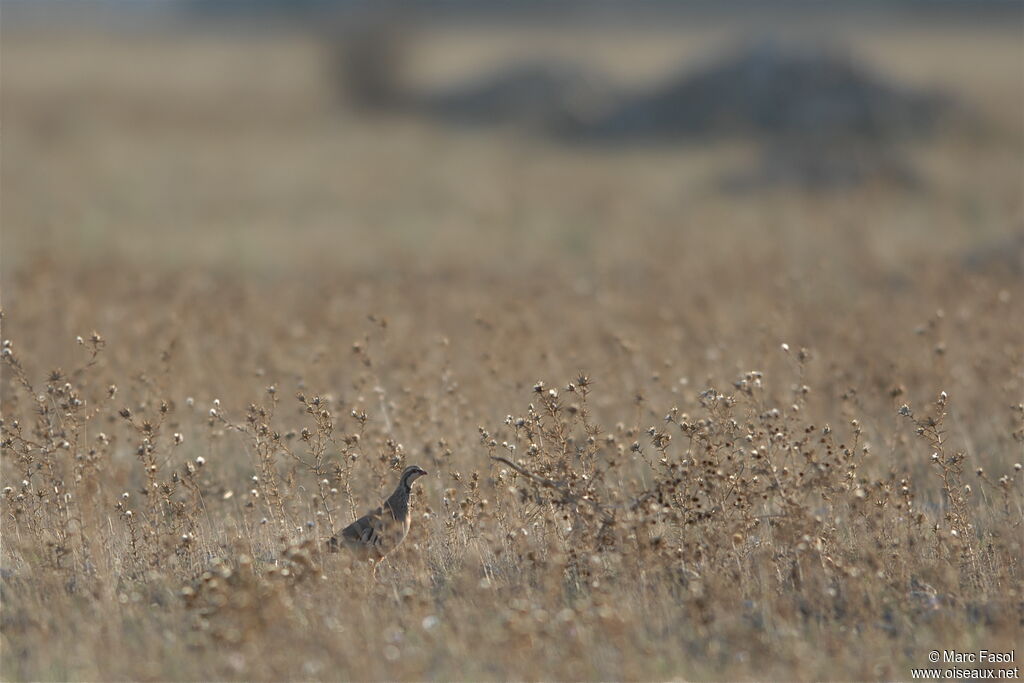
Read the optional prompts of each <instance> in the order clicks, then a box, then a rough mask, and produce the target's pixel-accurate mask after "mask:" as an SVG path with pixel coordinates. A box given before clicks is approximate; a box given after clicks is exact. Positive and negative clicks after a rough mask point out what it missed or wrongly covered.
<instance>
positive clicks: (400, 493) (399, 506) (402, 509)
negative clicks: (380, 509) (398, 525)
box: [388, 481, 412, 518]
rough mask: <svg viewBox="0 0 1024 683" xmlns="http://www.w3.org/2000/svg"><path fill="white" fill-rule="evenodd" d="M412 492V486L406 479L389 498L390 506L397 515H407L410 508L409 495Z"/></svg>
mask: <svg viewBox="0 0 1024 683" xmlns="http://www.w3.org/2000/svg"><path fill="white" fill-rule="evenodd" d="M411 493H412V487H411V486H409V485H408V484H407V483H406V482H405V481H401V482H399V483H398V487H397V488H396V489H395V492H394V493H392V494H391V497H390V498H388V507H390V508H391V511H392V512H393V513H394V514H395V517H396V518H398V517H400V516H403V515H405V513H406V511H407V510H408V509H409V495H410V494H411Z"/></svg>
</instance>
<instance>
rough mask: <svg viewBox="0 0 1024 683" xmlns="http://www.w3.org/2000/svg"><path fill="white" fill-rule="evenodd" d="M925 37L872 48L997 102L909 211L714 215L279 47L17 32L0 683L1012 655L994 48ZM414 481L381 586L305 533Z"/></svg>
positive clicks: (710, 667) (1006, 305) (632, 177)
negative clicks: (376, 89) (367, 97)
mask: <svg viewBox="0 0 1024 683" xmlns="http://www.w3.org/2000/svg"><path fill="white" fill-rule="evenodd" d="M956 39H957V43H956V44H957V46H958V50H956V51H953V50H950V49H948V47H944V45H948V43H945V42H943V41H942V40H937V39H935V37H934V36H932V35H931V34H927V35H919V34H913V33H905V34H904V33H897V32H894V31H889V32H888V33H887V32H886V31H875V32H873V33H872V34H871V41H870V42H865V48H866V49H870V51H871V52H870V53H871V54H872V55H874V56H875V57H876V58H877V59H878V60H879V61H881V62H883V63H888V62H892V63H898V64H899V65H900V67H901V69H902V72H901V74H900V75H901V76H903V77H906V78H916V79H919V80H920V81H921V82H926V83H933V84H936V83H937V84H940V85H943V86H944V87H947V88H949V89H951V90H953V91H955V92H957V93H959V94H961V95H963V96H964V97H965V98H966V99H969V100H970V101H971V102H972V103H974V104H975V105H976V106H977V107H978V108H979V109H980V110H982V111H984V112H986V113H987V115H988V116H989V118H988V119H987V120H988V121H990V122H991V127H990V128H989V129H988V130H987V131H986V132H985V133H984V134H975V135H968V136H959V137H958V136H954V135H949V136H947V137H944V138H943V139H942V140H941V141H940V142H938V143H936V144H934V145H932V146H930V147H920V148H917V149H914V150H910V151H909V152H908V153H911V154H913V155H914V158H915V161H916V162H917V163H918V164H919V166H920V167H921V169H922V171H923V173H924V174H925V175H926V177H927V179H928V184H927V186H926V187H924V188H923V189H920V190H898V191H897V190H892V189H888V188H885V187H866V188H864V189H861V190H857V191H850V192H846V193H842V194H832V195H826V196H820V197H811V196H806V195H801V194H799V193H797V192H795V191H794V192H774V193H769V194H764V195H757V196H754V197H741V198H737V197H734V196H730V195H723V194H720V193H719V192H718V191H717V190H716V189H715V188H714V183H713V178H714V177H715V169H718V168H722V167H723V166H724V165H728V164H731V163H734V162H735V160H736V159H742V158H743V156H744V154H746V151H745V150H743V149H740V148H725V149H723V148H704V147H699V146H695V147H693V148H690V149H686V150H683V151H679V150H674V151H673V150H666V151H654V150H645V151H636V152H621V153H618V154H614V155H610V154H602V153H598V152H592V151H590V152H588V151H582V150H568V149H562V148H558V147H555V146H547V145H545V144H543V143H540V142H537V141H533V140H523V139H520V138H518V137H516V136H515V135H514V134H508V135H505V134H501V135H496V136H489V135H485V134H484V133H479V132H472V133H467V132H456V131H450V130H449V131H445V130H439V129H436V128H432V127H430V126H428V125H427V124H425V123H422V122H417V121H409V120H380V121H362V120H358V119H356V118H354V117H352V116H351V115H345V114H340V113H338V112H336V111H334V110H332V109H331V108H330V106H331V103H330V99H331V94H330V93H324V92H321V91H319V90H318V87H319V85H320V80H318V79H322V73H320V72H319V71H318V70H317V69H318V66H317V65H318V62H317V61H316V50H315V48H314V47H313V46H310V45H308V44H305V43H302V42H301V41H297V40H291V39H285V38H280V39H277V40H274V41H268V42H266V43H261V44H259V45H255V44H250V43H248V42H245V41H237V40H235V41H234V42H232V40H228V39H224V38H218V39H216V40H214V39H212V38H199V37H196V38H191V39H189V40H183V39H163V40H161V39H158V38H156V39H155V38H153V37H152V36H151V37H149V38H147V39H146V40H145V41H142V40H139V41H138V42H132V41H131V40H130V39H126V38H124V37H119V38H118V39H117V40H103V39H96V38H89V37H68V36H61V37H59V38H54V39H51V42H49V43H48V42H47V41H46V40H45V39H44V37H40V36H38V35H32V36H19V35H17V34H10V35H6V36H5V43H4V55H3V58H4V59H3V62H4V63H3V70H4V71H3V83H4V98H3V102H2V107H3V118H4V125H5V140H4V156H3V171H2V172H3V177H2V180H3V188H4V202H3V228H4V232H3V255H2V258H3V266H4V267H3V282H2V284H3V294H4V297H3V298H4V301H3V304H4V320H3V323H4V325H3V335H2V336H3V339H5V340H10V344H9V345H8V343H7V342H6V341H5V342H4V349H3V351H2V353H3V357H2V360H3V366H2V367H3V383H2V391H3V396H2V408H3V450H2V477H0V478H2V481H0V487H3V494H2V501H3V503H2V511H3V516H2V527H0V529H2V538H3V544H2V550H0V569H2V575H0V576H2V578H0V590H2V593H0V597H2V613H0V646H2V649H0V657H2V659H0V676H2V677H3V678H4V679H5V680H125V679H139V680H209V679H255V680H270V679H274V680H283V679H302V680H337V679H427V678H430V679H459V680H476V679H496V680H498V679H500V680H506V679H547V680H551V679H565V680H575V679H637V680H639V679H644V680H650V679H667V678H680V677H684V678H691V679H708V678H718V679H751V678H756V679H797V678H798V679H887V680H888V679H908V678H909V677H910V668H911V667H923V666H927V665H928V663H927V653H928V652H929V651H931V650H934V649H946V648H955V649H958V650H961V651H970V650H978V649H983V648H984V649H988V650H1001V649H1009V648H1011V647H1013V646H1015V645H1016V646H1017V647H1018V650H1017V651H1018V657H1019V656H1020V648H1019V646H1020V644H1021V642H1022V639H1021V635H1022V620H1024V611H1022V609H1024V608H1022V604H1024V595H1022V594H1021V588H1020V586H1021V583H1022V579H1024V576H1022V567H1021V559H1022V544H1024V541H1022V529H1021V525H1022V523H1024V509H1022V495H1021V493H1022V478H1024V474H1022V473H1021V472H1020V470H1019V465H1016V466H1015V463H1020V462H1022V460H1024V408H1022V407H1021V405H1022V402H1024V338H1022V333H1021V330H1022V329H1024V313H1022V311H1024V305H1022V302H1024V286H1022V281H1021V274H1020V271H1019V270H1015V267H1017V268H1019V261H1017V262H1014V261H1013V257H1012V256H1010V258H1006V255H1007V254H1008V253H1010V252H1008V251H1007V249H1006V248H1005V247H1006V245H1009V244H1011V243H1012V242H1009V241H1007V240H1008V238H1009V236H1010V235H1011V234H1013V233H1014V231H1019V229H1020V225H1021V219H1022V204H1021V193H1020V189H1021V184H1020V181H1021V156H1020V149H1021V143H1022V140H1024V137H1022V135H1021V131H1020V121H1021V118H1020V105H1021V93H1020V67H1019V60H1017V59H1016V58H1019V56H1020V38H1019V35H1018V34H1017V33H1016V32H1007V33H1005V34H1003V33H998V32H995V31H992V32H976V33H972V32H970V31H968V30H966V29H964V30H963V32H962V33H957V34H956ZM483 42H487V41H483ZM668 43H669V41H668V39H667V38H666V39H664V40H663V41H662V42H661V43H659V42H658V41H656V40H653V39H644V40H642V41H639V43H638V45H641V46H644V48H645V49H637V50H636V55H635V59H637V60H639V61H641V62H643V60H644V59H647V60H648V62H646V63H644V64H640V65H638V66H637V68H638V69H641V68H650V69H654V68H655V67H656V66H657V65H658V64H659V63H660V62H659V60H662V61H664V54H662V53H661V52H659V50H660V49H662V48H664V46H665V45H667V44H668ZM58 44H59V45H61V46H62V50H63V52H61V51H60V50H57V49H55V47H54V46H55V45H58ZM488 44H493V43H488ZM617 44H620V45H625V44H626V42H625V41H622V42H619V43H617ZM659 46H661V47H659ZM453 49H454V48H453ZM464 49H466V50H472V49H481V48H480V46H479V45H476V43H473V42H469V43H467V45H466V46H465V47H464ZM665 49H667V48H665ZM645 50H646V52H645ZM61 54H71V55H76V56H77V59H75V60H67V59H60V58H59V55H61ZM887 60H888V62H887ZM422 61H423V62H424V63H427V62H429V60H427V59H424V60H422ZM1008 65H1011V66H1008ZM1012 65H1018V66H1012ZM442 67H443V65H440V66H438V72H439V73H440V72H441V71H443V68H442ZM1014 107H1016V109H1014ZM993 245H994V246H993ZM1000 245H1002V246H1000ZM968 254H970V255H971V257H970V258H965V255H968ZM1018 258H1019V257H1018ZM94 331H95V332H96V334H95V336H94ZM79 336H80V337H81V341H80V342H78V341H76V337H79ZM783 344H785V345H787V348H788V350H786V349H784V348H783ZM584 377H585V378H586V379H584ZM538 381H543V383H544V384H543V386H541V385H537V384H536V383H537V382H538ZM943 392H944V393H943ZM904 405H906V406H907V407H906V408H902V406H904ZM901 413H904V414H901ZM491 456H499V457H504V458H506V459H508V460H509V461H511V462H514V463H517V467H518V468H519V469H521V470H523V471H524V472H530V473H532V475H533V478H531V477H530V476H527V475H525V474H523V473H520V472H517V471H516V469H515V468H513V467H512V466H510V465H508V464H505V463H501V462H498V461H495V460H492V459H491ZM406 464H419V465H421V466H423V467H424V468H426V469H427V470H429V471H430V476H429V477H427V478H424V479H422V480H421V481H420V484H421V486H420V487H419V489H418V492H417V494H416V501H415V506H416V507H415V511H416V519H415V522H414V524H413V527H412V531H411V533H410V536H409V538H408V539H407V541H406V543H405V545H404V546H403V547H402V548H401V549H400V550H399V551H398V552H397V553H396V555H395V556H394V557H393V558H392V559H391V561H390V562H389V563H388V564H386V565H385V566H383V567H382V568H381V569H380V572H379V578H378V580H377V581H376V582H374V581H372V580H371V579H369V578H368V576H367V573H366V571H365V569H364V568H362V567H355V566H351V564H350V563H349V562H347V561H346V556H344V555H331V554H326V553H323V552H322V547H323V544H322V541H323V540H324V539H325V538H326V537H327V536H329V535H330V534H331V531H332V529H333V528H337V527H339V526H342V525H343V524H346V523H348V522H349V521H351V520H352V519H354V517H356V516H358V515H360V514H362V513H363V512H364V511H365V509H366V508H368V507H369V506H371V505H376V504H377V503H378V502H379V500H380V499H381V498H382V497H383V496H384V495H386V493H387V492H388V491H389V490H390V487H391V486H392V485H393V482H394V479H395V476H396V471H397V470H400V469H401V467H402V466H404V465H406ZM542 479H543V480H544V481H543V482H542V481H541V480H542Z"/></svg>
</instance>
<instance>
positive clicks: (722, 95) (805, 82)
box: [560, 42, 949, 141]
mask: <svg viewBox="0 0 1024 683" xmlns="http://www.w3.org/2000/svg"><path fill="white" fill-rule="evenodd" d="M948 107H949V102H948V100H947V98H946V97H944V96H942V95H940V94H936V93H930V92H919V91H915V90H912V89H909V88H904V87H900V86H897V85H895V84H891V83H889V82H887V81H885V80H884V79H882V78H881V77H879V76H877V75H875V74H873V73H871V72H870V71H869V70H868V69H866V68H865V67H863V66H861V65H860V64H858V63H857V62H856V61H855V60H854V59H853V58H852V57H850V56H849V55H846V54H842V53H838V52H835V51H832V50H828V49H824V48H810V47H803V46H795V47H794V46H788V45H784V44H781V43H775V42H763V43H759V44H756V45H754V46H752V47H748V48H746V49H742V50H740V51H738V52H736V53H734V54H731V55H727V56H725V57H724V58H721V59H719V60H718V61H715V62H713V63H711V64H709V65H708V66H706V67H704V68H703V69H699V70H697V71H693V72H688V73H686V74H684V75H683V76H681V77H679V78H675V79H672V80H670V81H669V82H668V83H667V84H665V85H662V86H661V87H659V88H658V89H656V90H655V91H653V92H651V93H648V94H644V95H638V96H635V97H633V98H630V99H628V100H626V101H624V102H622V103H621V104H620V105H619V106H618V107H616V108H614V109H613V110H612V111H611V112H610V113H609V114H608V115H607V116H605V117H603V118H602V119H600V120H597V121H593V122H591V123H589V124H583V123H579V124H577V125H575V126H568V127H566V128H564V129H562V130H561V131H560V132H561V133H562V134H564V135H566V136H568V137H572V138H576V139H583V140H590V141H601V140H609V141H615V140H631V141H640V140H644V139H650V140H666V139H672V138H702V139H707V138H714V137H725V136H736V135H745V136H754V137H757V138H779V137H791V136H795V135H798V136H802V137H806V136H809V135H811V136H816V137H820V138H823V139H829V140H834V139H837V138H851V137H856V138H861V139H869V140H889V139H894V138H906V137H916V136H920V135H924V134H928V133H930V132H932V131H933V130H934V129H935V127H936V125H937V124H938V123H939V121H940V120H941V119H942V118H943V117H944V116H945V115H946V113H947V110H948Z"/></svg>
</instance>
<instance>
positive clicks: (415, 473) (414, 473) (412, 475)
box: [402, 465, 427, 489]
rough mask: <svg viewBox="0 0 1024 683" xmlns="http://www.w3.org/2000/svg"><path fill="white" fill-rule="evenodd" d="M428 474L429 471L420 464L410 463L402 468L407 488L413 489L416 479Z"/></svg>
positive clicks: (403, 482) (403, 479)
mask: <svg viewBox="0 0 1024 683" xmlns="http://www.w3.org/2000/svg"><path fill="white" fill-rule="evenodd" d="M426 475H427V471H426V470H425V469H423V468H422V467H420V466H419V465H409V466H408V467H406V468H405V469H404V470H402V484H404V485H405V487H406V488H407V489H411V488H412V483H413V482H414V481H416V480H417V479H419V478H420V477H425V476H426Z"/></svg>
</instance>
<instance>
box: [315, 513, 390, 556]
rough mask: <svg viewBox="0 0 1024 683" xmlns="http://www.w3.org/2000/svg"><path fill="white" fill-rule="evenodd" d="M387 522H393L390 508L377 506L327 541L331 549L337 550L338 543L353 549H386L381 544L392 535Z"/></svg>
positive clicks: (384, 543) (385, 542)
mask: <svg viewBox="0 0 1024 683" xmlns="http://www.w3.org/2000/svg"><path fill="white" fill-rule="evenodd" d="M388 518H390V519H388ZM388 522H392V523H393V515H392V514H391V510H390V509H388V508H385V507H379V508H377V509H376V510H372V511H370V512H369V513H367V514H365V515H363V516H362V517H360V518H359V519H357V520H356V521H354V522H352V523H351V524H349V525H348V526H347V527H345V528H344V529H342V530H341V531H340V532H339V533H338V534H336V535H335V536H334V537H333V538H331V540H330V541H329V544H330V546H331V549H332V550H337V548H338V546H339V545H346V546H348V547H349V548H352V549H354V550H368V549H370V548H373V549H375V550H377V551H381V550H385V551H386V549H385V548H383V547H382V546H384V545H386V544H387V543H388V540H389V537H390V536H391V535H392V534H389V533H388Z"/></svg>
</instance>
